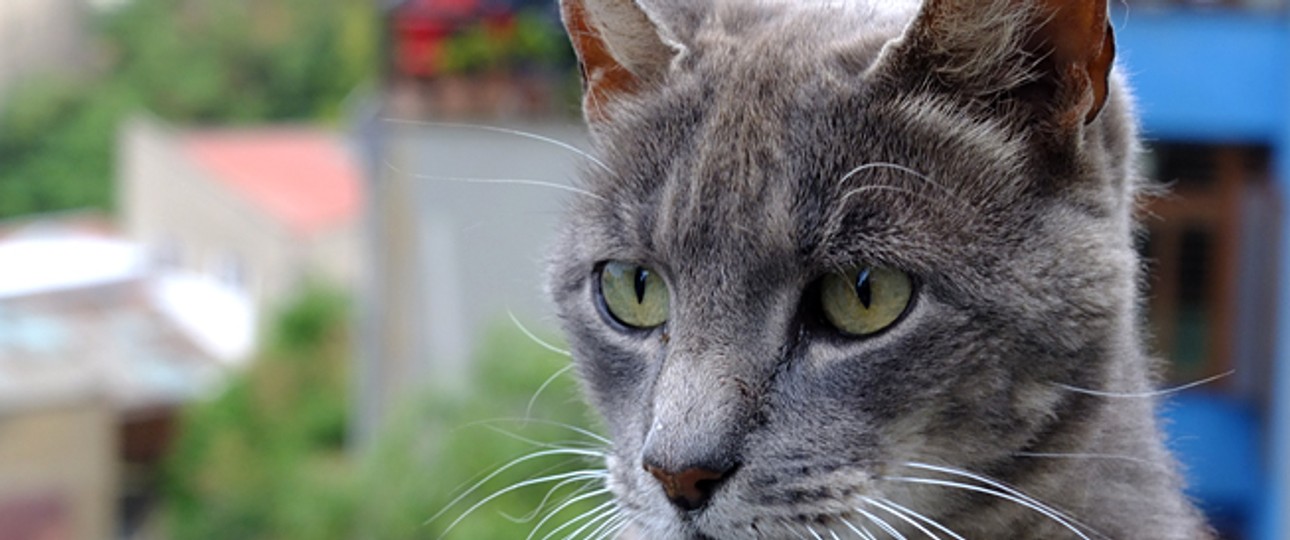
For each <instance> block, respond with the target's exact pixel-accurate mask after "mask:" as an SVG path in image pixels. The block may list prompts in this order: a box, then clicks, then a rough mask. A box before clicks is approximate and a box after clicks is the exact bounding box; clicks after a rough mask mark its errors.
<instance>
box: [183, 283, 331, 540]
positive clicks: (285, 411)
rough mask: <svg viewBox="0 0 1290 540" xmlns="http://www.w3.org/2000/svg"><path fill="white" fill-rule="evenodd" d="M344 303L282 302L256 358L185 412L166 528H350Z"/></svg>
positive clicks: (285, 531) (318, 531) (323, 297)
mask: <svg viewBox="0 0 1290 540" xmlns="http://www.w3.org/2000/svg"><path fill="white" fill-rule="evenodd" d="M347 322H348V315H347V309H346V308H345V303H344V301H343V300H342V299H340V298H339V297H337V296H336V295H334V294H330V293H326V292H322V291H312V292H309V293H307V294H306V295H304V296H303V297H302V298H301V299H300V300H299V301H297V302H295V303H294V304H293V305H291V306H290V307H288V308H287V309H286V310H285V312H284V313H283V314H282V315H281V317H280V318H279V322H278V324H277V326H276V328H275V331H274V332H273V335H272V336H270V343H272V345H271V346H270V347H269V348H268V350H267V351H266V352H265V353H263V354H262V355H260V357H259V358H256V359H255V360H254V367H253V368H252V369H251V370H250V371H248V372H246V373H244V374H242V375H240V376H238V377H236V378H235V379H234V380H233V381H232V382H231V384H230V385H229V387H228V388H227V389H226V390H225V391H224V392H223V394H222V395H220V396H219V397H218V398H217V399H215V400H213V401H210V402H207V403H200V404H198V405H196V406H194V407H192V408H190V409H189V410H188V411H186V414H185V415H184V418H183V423H182V434H181V435H180V437H179V439H178V440H177V441H176V444H175V447H174V450H173V453H172V455H171V456H170V459H169V461H168V463H167V464H166V473H165V484H164V486H163V492H164V497H165V500H166V507H167V511H168V516H167V517H168V518H169V522H170V525H171V530H170V533H171V535H170V536H171V537H173V538H175V539H176V540H183V539H186V538H193V539H198V538H337V539H340V538H346V537H348V535H346V534H344V531H345V529H344V527H342V526H341V525H344V524H345V523H346V522H347V521H348V520H347V517H346V516H347V515H352V514H347V512H349V511H350V510H349V509H350V508H352V501H351V500H350V497H351V495H350V490H349V489H348V486H349V485H350V484H351V483H352V481H353V478H352V472H351V470H350V469H351V468H350V467H348V466H347V465H346V463H345V453H344V448H343V446H342V443H343V440H344V437H343V434H344V432H345V421H346V403H347V400H346V389H347V387H348V382H347V381H348V378H347V369H346V368H347V367H348V361H349V357H350V350H349V344H348V343H349V337H348V332H347V324H346V323H347Z"/></svg>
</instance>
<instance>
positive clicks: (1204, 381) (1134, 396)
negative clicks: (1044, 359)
mask: <svg viewBox="0 0 1290 540" xmlns="http://www.w3.org/2000/svg"><path fill="white" fill-rule="evenodd" d="M1234 373H1236V370H1231V371H1228V372H1226V373H1219V374H1218V375H1214V376H1213V377H1206V378H1204V379H1201V380H1199V381H1194V382H1190V383H1187V384H1184V385H1181V386H1175V387H1173V388H1164V389H1161V390H1153V391H1150V392H1127V393H1122V392H1107V391H1103V390H1090V389H1088V388H1080V387H1078V386H1071V385H1069V384H1063V383H1053V386H1056V387H1058V388H1062V389H1064V390H1070V391H1071V392H1078V393H1080V394H1087V395H1090V396H1097V397H1107V398H1129V399H1138V398H1153V397H1160V396H1167V395H1169V394H1176V393H1178V392H1182V391H1184V390H1190V389H1192V388H1196V387H1197V386H1204V385H1206V384H1209V383H1212V382H1214V381H1217V380H1219V379H1222V378H1225V377H1230V376H1232V374H1234Z"/></svg>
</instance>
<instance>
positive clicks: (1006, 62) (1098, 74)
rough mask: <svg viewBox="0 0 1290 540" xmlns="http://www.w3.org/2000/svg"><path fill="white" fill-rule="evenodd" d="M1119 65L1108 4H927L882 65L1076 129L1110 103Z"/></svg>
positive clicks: (980, 0)
mask: <svg viewBox="0 0 1290 540" xmlns="http://www.w3.org/2000/svg"><path fill="white" fill-rule="evenodd" d="M1114 60H1115V37H1114V34H1113V32H1112V29H1111V25H1110V23H1109V20H1108V17H1107V5H1106V0H927V2H926V3H924V5H923V7H922V9H921V10H920V11H919V14H918V15H917V16H916V17H915V19H914V21H913V22H912V23H911V24H910V26H909V28H908V29H907V30H906V32H905V34H904V35H903V36H902V37H901V39H900V40H898V41H897V42H895V43H893V44H892V47H891V48H889V50H888V51H886V53H885V54H884V57H883V60H881V61H880V66H879V67H880V68H881V69H888V70H892V75H894V76H895V77H896V78H897V79H898V80H903V81H910V80H911V79H913V81H912V82H915V83H916V84H925V83H927V82H928V79H929V78H930V79H931V80H930V82H931V83H932V84H934V85H940V86H943V87H947V89H948V90H950V91H952V92H955V93H961V94H969V95H971V96H973V97H976V98H981V99H984V100H987V101H990V102H994V101H996V100H999V99H1015V100H1020V101H1023V102H1027V103H1026V104H1027V105H1029V106H1030V108H1031V109H1032V110H1035V111H1037V112H1039V113H1041V114H1042V115H1044V116H1045V117H1046V119H1047V120H1048V121H1050V122H1052V123H1054V124H1055V125H1056V126H1057V127H1059V128H1062V129H1078V127H1079V126H1080V125H1082V124H1087V123H1089V122H1092V121H1093V120H1094V119H1096V118H1097V116H1098V114H1099V113H1100V112H1101V110H1102V108H1103V107H1104V106H1105V104H1106V99H1107V94H1108V85H1109V77H1110V72H1111V66H1112V64H1113V63H1114ZM917 81H922V82H921V83H919V82H917Z"/></svg>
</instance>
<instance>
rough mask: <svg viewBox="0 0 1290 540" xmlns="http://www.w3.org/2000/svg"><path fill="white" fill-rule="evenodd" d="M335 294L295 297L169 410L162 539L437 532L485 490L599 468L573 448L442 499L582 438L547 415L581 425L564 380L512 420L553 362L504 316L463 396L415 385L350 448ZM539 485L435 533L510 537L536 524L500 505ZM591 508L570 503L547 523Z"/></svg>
mask: <svg viewBox="0 0 1290 540" xmlns="http://www.w3.org/2000/svg"><path fill="white" fill-rule="evenodd" d="M345 305H346V304H345V302H343V301H342V300H340V299H339V298H337V297H336V296H334V295H329V294H326V293H319V292H314V293H311V294H309V295H307V296H305V297H304V298H303V299H301V300H300V301H298V302H296V303H294V304H293V306H292V307H291V308H289V309H288V310H287V311H286V312H285V313H284V314H283V315H282V316H281V317H280V318H279V320H278V321H277V324H276V325H274V327H273V331H272V332H271V334H272V336H271V337H270V339H269V346H268V347H267V352H266V353H264V354H263V355H262V356H261V357H260V358H258V359H256V361H255V362H254V364H253V367H252V368H251V370H250V371H248V372H247V373H245V374H243V375H241V376H239V377H237V378H236V379H235V380H234V381H233V382H232V383H231V384H230V385H229V386H228V388H227V389H226V390H225V391H224V392H223V393H222V394H221V395H220V396H219V397H218V398H216V399H214V400H212V401H209V402H205V403H199V404H196V405H194V406H193V407H191V409H190V410H189V411H187V414H185V415H184V421H183V424H182V429H181V434H180V437H179V440H178V441H177V443H176V446H175V452H174V454H173V455H172V457H171V459H170V461H169V462H168V463H167V466H166V473H165V475H164V476H165V478H166V482H165V489H164V493H163V498H164V508H165V514H166V518H167V519H166V522H167V524H168V526H169V532H170V536H171V537H172V538H175V539H176V540H183V539H187V538H194V539H196V538H248V539H257V538H266V539H267V538H281V539H333V538H335V539H342V538H344V539H352V538H361V539H372V540H378V539H405V538H439V537H440V536H441V535H443V534H444V533H445V531H446V529H447V527H448V526H449V525H450V524H451V523H452V522H453V521H454V520H456V518H457V517H459V516H461V515H463V513H465V512H466V510H467V509H468V508H469V507H470V506H471V505H473V504H474V503H475V502H478V501H480V500H482V499H484V498H485V497H486V496H487V495H488V494H490V493H493V492H495V491H496V490H499V489H504V488H505V487H506V486H509V485H513V484H515V483H517V482H521V481H524V480H526V479H530V478H535V477H537V476H540V475H543V474H556V473H559V472H561V471H569V470H578V469H587V468H596V467H599V465H597V464H596V463H594V462H591V461H589V460H587V459H585V458H580V457H577V456H550V457H547V458H541V459H534V460H532V461H531V462H525V463H523V464H521V465H518V466H516V467H513V468H512V469H509V470H507V471H505V472H503V473H502V474H499V475H498V476H497V478H495V479H494V480H493V481H490V482H487V483H485V484H483V485H482V486H481V487H480V489H479V490H476V491H475V492H472V493H470V494H469V495H467V496H466V497H465V498H463V500H462V502H460V503H458V504H456V505H452V504H451V503H452V502H453V500H454V498H456V497H457V495H459V494H461V493H463V488H464V487H466V486H469V485H472V484H471V482H472V481H475V480H478V479H479V478H481V474H483V473H487V472H490V471H494V470H496V469H497V467H499V466H500V465H502V464H504V463H506V462H508V461H511V460H513V459H515V458H516V457H518V456H522V455H525V454H526V453H529V452H534V451H541V450H544V449H546V448H545V447H544V446H542V445H543V444H546V443H552V442H558V441H569V440H578V441H582V443H576V444H577V445H581V444H583V443H585V442H586V441H588V437H586V436H584V435H581V434H579V433H577V432H575V431H573V430H571V429H569V428H566V427H561V426H559V425H556V424H558V423H567V424H572V425H583V424H585V420H586V417H585V414H586V413H585V409H584V407H583V406H582V404H581V402H580V401H579V400H578V399H577V395H576V394H577V390H576V388H575V385H574V383H573V380H572V378H571V377H570V376H568V375H562V376H559V377H557V378H555V379H554V380H553V381H552V383H551V385H550V386H549V387H547V388H546V389H545V390H544V391H543V392H542V394H541V395H540V396H538V399H536V400H534V403H535V406H534V407H533V410H532V417H533V418H535V419H539V420H534V421H530V422H524V421H521V420H519V419H520V418H522V417H523V416H524V415H525V414H526V412H527V410H528V408H529V406H530V400H531V398H533V396H534V392H535V391H536V390H537V389H538V388H539V387H540V386H542V384H543V382H544V381H546V380H547V379H548V378H549V377H550V376H551V374H553V373H556V372H558V371H561V370H562V369H563V368H564V367H566V366H567V363H568V359H567V358H565V357H563V356H561V355H559V354H555V353H552V352H550V351H547V350H545V349H543V348H541V347H539V346H537V345H536V344H534V343H533V342H532V341H531V340H530V339H529V338H527V337H525V336H524V335H523V334H521V333H520V332H519V331H517V330H514V329H513V327H510V326H507V327H499V328H498V329H496V330H494V331H492V332H490V334H489V335H488V336H487V340H486V345H485V346H484V347H483V348H482V350H481V351H480V354H479V355H478V360H477V362H476V363H475V366H476V368H477V370H478V371H477V374H476V380H477V384H476V385H475V386H474V388H473V392H470V393H468V394H467V395H465V396H460V397H452V396H447V395H443V394H438V393H434V392H425V393H423V394H422V395H420V396H418V397H417V398H415V399H412V400H410V401H409V402H408V403H407V404H406V405H405V406H404V407H402V408H401V410H400V412H399V413H398V414H396V415H395V418H394V419H393V420H392V421H391V422H390V424H389V426H387V428H386V429H385V430H383V432H382V433H381V435H380V436H379V437H378V438H377V440H376V441H375V442H374V443H373V445H372V447H371V448H370V449H368V451H367V452H366V453H365V455H363V456H361V457H355V456H354V455H353V454H352V453H350V452H348V451H347V450H346V448H345V446H344V444H343V441H344V437H343V433H344V431H345V430H344V424H343V422H344V418H345V412H346V411H348V410H349V402H348V400H347V399H346V395H347V394H346V389H347V388H348V382H347V381H348V375H347V369H346V368H347V367H348V365H349V352H350V345H349V335H348V331H347V328H346V324H345V323H346V321H347V315H346V309H345ZM507 324H508V325H509V323H507ZM503 432H509V433H510V434H506V433H503ZM537 441H541V442H540V443H539V442H537ZM573 445H574V444H573V443H571V444H570V446H573ZM551 485H553V484H547V485H546V486H535V487H534V488H530V489H523V490H517V492H516V493H514V494H513V496H506V497H501V498H499V499H498V500H496V501H494V502H493V503H490V504H488V505H486V506H484V507H481V508H480V509H479V510H476V511H475V512H473V513H472V514H471V515H470V516H469V517H468V518H467V519H464V520H462V522H461V523H460V524H458V525H457V526H456V527H455V528H454V529H453V530H452V531H451V532H450V534H448V536H447V538H466V539H492V538H524V537H525V536H526V535H527V534H528V533H529V530H530V529H531V527H532V526H533V525H534V524H535V523H536V521H530V522H528V523H517V522H515V521H513V520H511V519H507V518H506V517H505V516H522V515H524V514H527V513H530V512H532V511H533V510H534V509H536V508H538V507H539V505H540V504H541V502H542V499H543V497H544V495H545V493H546V490H545V487H550V486H551ZM573 488H574V486H567V488H566V489H564V490H563V491H562V492H561V494H558V495H557V499H558V498H559V496H560V495H567V494H569V493H571V492H572V489H573ZM598 500H600V499H598ZM547 507H548V508H549V507H550V505H548V506H547ZM592 507H594V505H593V504H590V503H589V502H588V503H586V504H575V505H572V506H570V507H569V508H568V509H566V511H565V512H564V513H562V517H560V518H557V519H553V520H552V521H551V523H559V522H561V521H562V520H564V519H568V517H570V516H574V515H577V514H578V513H581V512H585V511H587V510H589V509H591V508H592ZM441 510H442V511H443V512H442V516H440V517H439V518H438V519H435V520H433V521H431V522H429V523H427V520H428V519H429V518H431V517H432V516H434V515H435V514H436V513H440V511H441ZM552 528H553V526H552V525H550V524H548V525H547V526H546V527H545V529H544V530H546V531H550V530H551V529H552ZM570 531H571V529H565V531H564V532H566V533H567V532H570Z"/></svg>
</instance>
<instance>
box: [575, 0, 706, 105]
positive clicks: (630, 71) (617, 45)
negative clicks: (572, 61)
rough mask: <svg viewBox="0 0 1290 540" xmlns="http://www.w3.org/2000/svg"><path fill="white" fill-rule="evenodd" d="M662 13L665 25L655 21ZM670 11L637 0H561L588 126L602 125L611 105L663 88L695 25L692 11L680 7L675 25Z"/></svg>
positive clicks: (695, 18) (660, 19)
mask: <svg viewBox="0 0 1290 540" xmlns="http://www.w3.org/2000/svg"><path fill="white" fill-rule="evenodd" d="M677 4H678V5H680V4H683V3H682V2H678V3H677ZM671 7H676V6H671ZM665 11H666V12H667V13H668V14H669V16H670V19H669V20H667V21H664V20H663V18H662V17H660V16H659V14H660V13H662V12H665ZM675 11H676V10H675V9H668V10H663V9H659V8H658V7H646V6H644V5H643V4H642V3H641V2H640V1H639V0H560V14H561V16H562V18H563V19H564V26H565V29H566V30H567V31H568V32H569V40H570V41H571V42H572V43H573V49H574V51H575V52H576V53H577V55H578V66H579V68H580V69H581V70H582V91H583V97H582V109H583V114H584V115H585V116H586V117H587V120H588V121H589V122H595V121H599V120H603V119H604V118H605V116H606V114H607V112H608V109H609V107H611V106H612V105H613V103H614V102H615V101H616V100H619V99H622V98H624V97H626V96H629V95H631V94H634V93H636V92H639V91H642V90H644V89H646V88H648V87H650V86H651V85H658V84H662V82H663V79H664V77H665V75H666V73H667V70H668V69H669V67H670V65H671V63H672V60H673V59H675V58H676V57H677V56H678V55H680V54H683V53H684V52H685V50H686V48H687V45H686V40H687V39H688V37H689V36H688V33H689V32H691V31H692V30H693V28H692V27H693V26H694V25H696V24H697V14H696V13H695V12H694V10H693V9H692V8H686V7H682V8H681V15H684V17H682V18H681V19H680V20H677V17H676V14H675V13H673V12H675Z"/></svg>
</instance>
